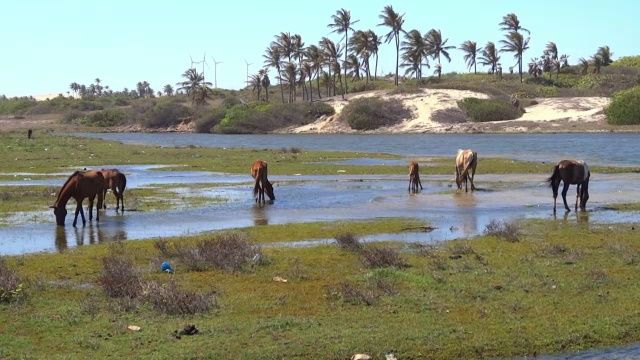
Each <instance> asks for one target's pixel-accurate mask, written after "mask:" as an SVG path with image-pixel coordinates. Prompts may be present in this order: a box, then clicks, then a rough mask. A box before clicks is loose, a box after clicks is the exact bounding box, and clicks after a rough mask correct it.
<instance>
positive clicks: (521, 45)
mask: <svg viewBox="0 0 640 360" xmlns="http://www.w3.org/2000/svg"><path fill="white" fill-rule="evenodd" d="M505 37H506V38H507V39H506V40H500V42H501V43H502V44H503V46H502V49H500V51H501V52H512V53H514V55H513V57H514V58H516V59H518V72H519V73H520V82H522V54H523V53H524V52H525V50H527V49H529V40H530V39H531V38H530V37H528V38H526V39H525V38H524V37H523V36H522V34H520V33H519V32H516V31H512V32H510V33H509V34H507V35H505Z"/></svg>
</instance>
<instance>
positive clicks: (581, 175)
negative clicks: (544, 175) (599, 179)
mask: <svg viewBox="0 0 640 360" xmlns="http://www.w3.org/2000/svg"><path fill="white" fill-rule="evenodd" d="M590 177H591V171H589V166H587V163H586V162H584V161H582V160H562V161H560V162H559V163H558V165H556V166H555V167H554V168H553V174H552V175H551V177H549V178H548V179H547V182H548V183H549V186H550V187H551V188H552V189H553V213H554V214H555V213H556V198H557V197H558V188H559V187H560V180H562V182H563V184H564V186H563V188H562V201H564V208H565V209H566V210H567V211H571V209H569V206H568V205H567V191H568V190H569V186H570V185H571V184H576V185H578V189H577V194H576V207H575V209H576V211H578V202H580V209H581V210H585V208H586V207H587V200H589V178H590Z"/></svg>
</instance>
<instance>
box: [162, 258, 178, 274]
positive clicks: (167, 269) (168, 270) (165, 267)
mask: <svg viewBox="0 0 640 360" xmlns="http://www.w3.org/2000/svg"><path fill="white" fill-rule="evenodd" d="M161 268H162V271H164V272H166V273H169V274H173V273H175V271H174V270H173V268H172V267H171V264H169V262H168V261H165V262H163V263H162V266H161Z"/></svg>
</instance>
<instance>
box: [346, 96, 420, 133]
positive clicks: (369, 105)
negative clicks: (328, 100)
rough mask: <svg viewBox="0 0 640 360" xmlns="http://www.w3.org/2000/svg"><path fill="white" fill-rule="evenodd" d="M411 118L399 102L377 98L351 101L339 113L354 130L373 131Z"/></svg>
mask: <svg viewBox="0 0 640 360" xmlns="http://www.w3.org/2000/svg"><path fill="white" fill-rule="evenodd" d="M411 116H412V112H411V110H410V109H409V108H407V107H405V106H404V105H403V104H402V102H401V101H398V100H393V99H391V100H384V99H381V98H377V97H367V98H359V99H354V100H351V101H350V102H349V104H348V105H347V106H345V107H344V109H343V110H342V112H341V113H340V117H341V118H342V119H345V120H346V121H347V123H348V124H349V126H350V127H351V128H352V129H355V130H374V129H378V128H380V127H383V126H389V125H394V124H397V123H400V122H402V121H403V120H404V119H408V118H410V117H411Z"/></svg>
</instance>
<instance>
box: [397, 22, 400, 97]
mask: <svg viewBox="0 0 640 360" xmlns="http://www.w3.org/2000/svg"><path fill="white" fill-rule="evenodd" d="M399 36H400V34H398V33H396V86H398V66H399V65H400V37H399Z"/></svg>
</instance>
